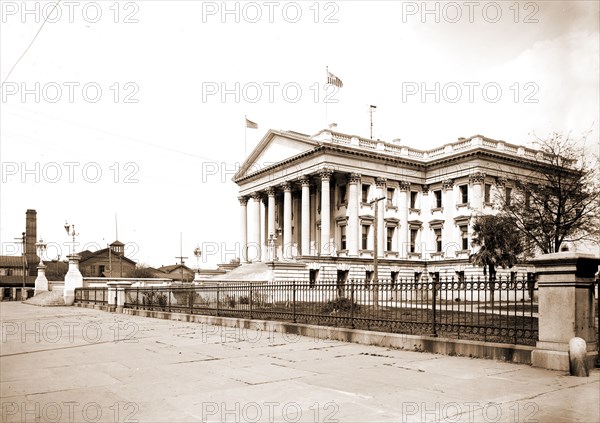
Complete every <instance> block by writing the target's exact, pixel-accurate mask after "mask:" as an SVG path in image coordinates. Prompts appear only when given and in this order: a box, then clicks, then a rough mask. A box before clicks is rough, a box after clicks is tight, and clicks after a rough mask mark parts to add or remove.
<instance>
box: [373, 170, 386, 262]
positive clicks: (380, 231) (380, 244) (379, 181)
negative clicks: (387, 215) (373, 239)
mask: <svg viewBox="0 0 600 423" xmlns="http://www.w3.org/2000/svg"><path fill="white" fill-rule="evenodd" d="M385 183H386V179H385V178H375V194H376V196H377V198H382V197H385V195H384V194H383V190H384V189H385ZM384 212H385V203H384V202H381V203H379V206H378V207H377V214H378V216H377V221H378V222H377V256H379V257H383V256H384V255H385V254H384V253H385V249H384V246H385V235H384V234H385V221H384V220H383V218H384Z"/></svg>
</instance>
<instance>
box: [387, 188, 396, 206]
mask: <svg viewBox="0 0 600 423" xmlns="http://www.w3.org/2000/svg"><path fill="white" fill-rule="evenodd" d="M394 191H395V189H394V188H388V189H387V206H388V207H394Z"/></svg>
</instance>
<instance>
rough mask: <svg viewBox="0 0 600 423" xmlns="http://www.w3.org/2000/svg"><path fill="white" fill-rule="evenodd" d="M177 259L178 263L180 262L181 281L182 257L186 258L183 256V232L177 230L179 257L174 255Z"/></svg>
mask: <svg viewBox="0 0 600 423" xmlns="http://www.w3.org/2000/svg"><path fill="white" fill-rule="evenodd" d="M175 258H176V259H179V264H181V283H183V264H184V263H185V262H184V261H183V259H187V257H183V234H182V233H181V232H179V257H175Z"/></svg>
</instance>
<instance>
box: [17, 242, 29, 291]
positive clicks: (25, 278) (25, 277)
mask: <svg viewBox="0 0 600 423" xmlns="http://www.w3.org/2000/svg"><path fill="white" fill-rule="evenodd" d="M15 240H19V241H21V247H22V248H23V250H22V255H23V288H25V281H26V280H27V275H26V272H27V257H26V256H25V232H22V233H21V237H20V238H15Z"/></svg>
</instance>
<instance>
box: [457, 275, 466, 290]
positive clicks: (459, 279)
mask: <svg viewBox="0 0 600 423" xmlns="http://www.w3.org/2000/svg"><path fill="white" fill-rule="evenodd" d="M456 277H457V279H458V283H459V284H460V287H464V283H465V272H464V271H457V272H456Z"/></svg>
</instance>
